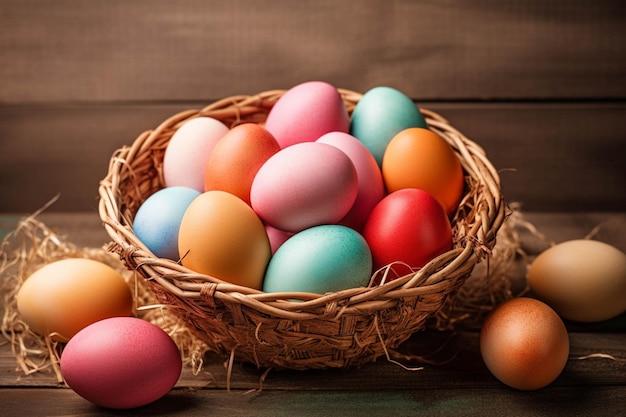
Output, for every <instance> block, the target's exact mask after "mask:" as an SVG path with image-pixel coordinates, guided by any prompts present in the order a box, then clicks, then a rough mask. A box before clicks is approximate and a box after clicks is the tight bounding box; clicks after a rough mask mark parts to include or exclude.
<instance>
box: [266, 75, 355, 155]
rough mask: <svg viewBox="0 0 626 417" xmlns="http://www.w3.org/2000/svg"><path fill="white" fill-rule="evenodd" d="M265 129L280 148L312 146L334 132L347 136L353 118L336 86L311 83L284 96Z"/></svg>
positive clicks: (300, 86)
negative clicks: (297, 145)
mask: <svg viewBox="0 0 626 417" xmlns="http://www.w3.org/2000/svg"><path fill="white" fill-rule="evenodd" d="M265 128H266V129H267V130H268V131H269V132H270V133H271V134H272V135H274V137H275V138H276V141H277V142H278V143H279V144H280V146H281V148H286V147H287V146H291V145H293V144H296V143H302V142H313V141H315V140H317V138H319V137H320V136H322V135H323V134H325V133H328V132H332V131H340V132H348V131H349V129H350V117H349V116H348V111H347V109H346V106H345V104H344V102H343V100H342V98H341V95H340V94H339V91H338V90H337V88H336V87H334V86H333V85H331V84H329V83H327V82H324V81H308V82H304V83H302V84H298V85H296V86H295V87H292V88H290V89H289V90H287V92H285V93H284V94H283V95H282V97H281V98H280V99H278V101H277V102H276V104H275V105H274V107H272V109H271V110H270V112H269V114H268V115H267V120H266V122H265Z"/></svg>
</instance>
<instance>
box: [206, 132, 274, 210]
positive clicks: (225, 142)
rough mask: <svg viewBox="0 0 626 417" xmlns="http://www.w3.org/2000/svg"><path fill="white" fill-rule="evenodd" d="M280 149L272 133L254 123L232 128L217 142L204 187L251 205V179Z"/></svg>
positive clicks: (207, 169) (210, 158) (210, 157)
mask: <svg viewBox="0 0 626 417" xmlns="http://www.w3.org/2000/svg"><path fill="white" fill-rule="evenodd" d="M279 150H280V146H279V145H278V142H276V139H274V136H272V134H271V133H270V132H268V131H267V130H266V129H264V128H263V127H261V126H260V125H258V124H256V123H244V124H241V125H238V126H235V127H233V128H232V129H231V130H229V131H228V133H226V134H225V135H224V136H222V138H221V139H220V140H219V141H218V142H217V144H216V145H215V147H214V148H213V151H212V152H211V155H210V156H209V160H208V161H207V166H206V171H205V175H204V189H205V191H210V190H221V191H226V192H229V193H231V194H234V195H236V196H237V197H239V198H241V199H242V200H243V201H245V202H246V203H248V204H250V188H251V187H252V180H253V179H254V176H255V175H256V173H257V171H258V170H259V168H261V165H263V164H264V163H265V161H267V160H268V159H269V157H270V156H272V155H274V154H275V153H276V152H278V151H279Z"/></svg>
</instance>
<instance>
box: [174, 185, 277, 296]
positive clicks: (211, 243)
mask: <svg viewBox="0 0 626 417" xmlns="http://www.w3.org/2000/svg"><path fill="white" fill-rule="evenodd" d="M178 251H179V254H180V258H181V262H182V264H183V266H185V267H187V268H189V269H191V270H193V271H196V272H198V273H201V274H206V275H210V276H212V277H215V278H218V279H221V280H223V281H226V282H230V283H233V284H237V285H242V286H246V287H250V288H256V289H260V288H261V287H262V283H263V275H264V274H265V268H266V267H267V263H268V262H269V259H270V256H271V248H270V242H269V239H268V237H267V233H266V232H265V226H264V225H263V223H262V222H261V220H260V219H259V217H258V216H257V215H256V213H254V211H252V208H251V207H250V206H249V205H247V204H246V203H245V202H244V201H243V200H242V199H240V198H239V197H236V196H234V195H233V194H230V193H227V192H225V191H218V190H214V191H207V192H205V193H203V194H201V195H199V196H198V197H196V199H195V200H194V201H192V202H191V204H190V205H189V207H188V208H187V211H185V214H184V216H183V219H182V221H181V223H180V229H179V232H178Z"/></svg>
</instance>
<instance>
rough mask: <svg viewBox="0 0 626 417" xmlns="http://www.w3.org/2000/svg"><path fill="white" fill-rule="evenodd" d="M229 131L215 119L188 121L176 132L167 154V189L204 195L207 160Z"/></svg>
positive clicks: (164, 178)
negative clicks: (183, 190) (177, 188)
mask: <svg viewBox="0 0 626 417" xmlns="http://www.w3.org/2000/svg"><path fill="white" fill-rule="evenodd" d="M227 132H228V127H226V125H225V124H224V123H222V122H220V121H219V120H217V119H213V118H211V117H197V118H194V119H190V120H188V121H187V122H185V123H184V124H183V125H182V126H181V127H180V128H179V129H178V130H177V131H176V132H174V134H173V135H172V137H171V138H170V141H169V143H168V144H167V148H166V149H165V154H164V155H163V181H164V182H165V186H166V187H175V186H183V187H189V188H193V189H195V190H197V191H200V192H203V191H204V173H205V171H206V164H207V160H208V158H209V155H210V154H211V152H212V151H213V148H214V147H215V145H216V144H217V142H218V141H219V140H220V139H221V138H222V136H224V135H225V134H226V133H227Z"/></svg>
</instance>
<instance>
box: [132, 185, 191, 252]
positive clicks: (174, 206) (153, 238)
mask: <svg viewBox="0 0 626 417" xmlns="http://www.w3.org/2000/svg"><path fill="white" fill-rule="evenodd" d="M199 195H200V191H198V190H195V189H193V188H189V187H167V188H162V189H160V190H158V191H157V192H155V193H154V194H152V195H151V196H150V197H148V198H147V199H146V200H145V201H144V202H143V203H142V204H141V206H139V210H137V213H136V214H135V218H134V219H133V231H134V232H135V236H137V238H139V240H140V241H141V242H142V243H143V244H144V245H146V247H147V248H148V249H149V250H150V251H152V253H154V254H155V255H156V256H157V257H159V258H166V259H171V260H178V229H179V228H180V222H181V220H182V218H183V215H184V214H185V211H186V210H187V207H189V204H191V202H192V201H193V200H194V199H195V198H196V197H198V196H199Z"/></svg>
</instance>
